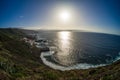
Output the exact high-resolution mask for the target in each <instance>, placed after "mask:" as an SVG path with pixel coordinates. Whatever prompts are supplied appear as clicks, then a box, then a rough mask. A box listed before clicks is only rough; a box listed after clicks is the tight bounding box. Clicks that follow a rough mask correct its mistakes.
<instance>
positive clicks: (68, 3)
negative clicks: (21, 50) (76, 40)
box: [0, 0, 120, 34]
mask: <svg viewBox="0 0 120 80" xmlns="http://www.w3.org/2000/svg"><path fill="white" fill-rule="evenodd" d="M63 12H66V15H67V16H68V15H69V17H68V19H67V20H66V22H64V18H65V17H66V15H63V16H62V17H60V15H59V14H63ZM10 27H11V28H25V29H58V30H88V31H94V32H104V33H112V34H120V0H0V28H10Z"/></svg>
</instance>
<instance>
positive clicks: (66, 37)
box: [58, 31, 71, 56]
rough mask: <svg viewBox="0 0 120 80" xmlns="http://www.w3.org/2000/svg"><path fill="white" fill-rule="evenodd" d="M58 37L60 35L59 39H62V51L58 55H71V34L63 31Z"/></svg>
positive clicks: (60, 43) (60, 42)
mask: <svg viewBox="0 0 120 80" xmlns="http://www.w3.org/2000/svg"><path fill="white" fill-rule="evenodd" d="M58 35H59V36H58V37H59V38H60V41H59V45H60V49H61V51H62V52H61V53H60V54H58V55H62V56H65V55H69V47H70V36H71V34H70V32H69V31H62V32H59V34H58Z"/></svg>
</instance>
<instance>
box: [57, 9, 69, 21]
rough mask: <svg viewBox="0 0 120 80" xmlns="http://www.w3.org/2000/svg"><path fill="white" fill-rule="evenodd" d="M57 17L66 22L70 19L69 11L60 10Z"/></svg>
mask: <svg viewBox="0 0 120 80" xmlns="http://www.w3.org/2000/svg"><path fill="white" fill-rule="evenodd" d="M59 18H60V20H61V21H62V22H68V21H69V20H70V13H69V12H68V11H65V10H64V11H61V12H60V13H59Z"/></svg>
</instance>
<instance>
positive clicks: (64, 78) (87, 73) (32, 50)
mask: <svg viewBox="0 0 120 80" xmlns="http://www.w3.org/2000/svg"><path fill="white" fill-rule="evenodd" d="M24 36H26V34H25V33H23V30H21V29H11V28H10V29H0V80H16V79H17V80H120V77H119V76H120V61H117V62H115V63H113V64H111V65H108V66H105V67H99V68H94V69H92V68H91V69H86V70H70V71H59V70H54V69H51V68H49V67H48V66H45V65H44V64H43V63H42V61H41V60H40V57H39V56H40V52H41V50H40V49H38V48H36V47H35V46H30V45H29V44H28V43H25V42H24V41H21V38H23V37H24Z"/></svg>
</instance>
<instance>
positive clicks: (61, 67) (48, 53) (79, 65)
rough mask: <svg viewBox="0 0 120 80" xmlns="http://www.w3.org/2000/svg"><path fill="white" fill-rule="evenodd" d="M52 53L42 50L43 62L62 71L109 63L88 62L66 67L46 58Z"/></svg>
mask: <svg viewBox="0 0 120 80" xmlns="http://www.w3.org/2000/svg"><path fill="white" fill-rule="evenodd" d="M50 55H52V54H51V53H50V52H42V53H41V55H40V57H41V59H42V61H43V63H44V64H45V65H47V66H49V67H51V68H53V69H58V70H61V71H65V70H72V69H89V68H95V67H100V66H105V65H107V64H99V65H92V64H87V63H81V64H76V65H73V66H69V67H64V66H60V65H57V64H55V63H52V62H50V61H48V60H46V58H45V57H44V56H50Z"/></svg>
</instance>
